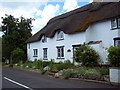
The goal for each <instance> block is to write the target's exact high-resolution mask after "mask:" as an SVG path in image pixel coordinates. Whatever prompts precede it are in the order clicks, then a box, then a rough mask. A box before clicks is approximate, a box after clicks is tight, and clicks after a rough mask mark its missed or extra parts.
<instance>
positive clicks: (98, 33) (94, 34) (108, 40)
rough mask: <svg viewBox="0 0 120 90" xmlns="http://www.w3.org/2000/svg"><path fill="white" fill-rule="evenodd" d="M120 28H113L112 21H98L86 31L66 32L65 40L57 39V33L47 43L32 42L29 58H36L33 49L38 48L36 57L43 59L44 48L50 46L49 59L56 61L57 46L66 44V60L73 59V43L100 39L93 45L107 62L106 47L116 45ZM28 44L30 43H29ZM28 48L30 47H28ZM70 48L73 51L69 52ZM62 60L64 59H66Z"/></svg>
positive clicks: (104, 61) (103, 60)
mask: <svg viewBox="0 0 120 90" xmlns="http://www.w3.org/2000/svg"><path fill="white" fill-rule="evenodd" d="M119 33H120V32H118V30H111V22H110V21H105V22H98V23H95V24H92V25H91V26H90V27H89V28H88V29H87V30H86V31H85V32H80V33H77V34H64V40H61V41H57V40H56V39H57V35H56V34H55V36H54V37H53V38H47V42H46V43H42V42H41V41H38V42H34V43H30V49H28V52H27V53H28V59H29V60H34V59H35V58H36V57H33V49H38V57H37V58H36V59H43V48H48V60H50V59H54V60H56V62H59V61H60V60H58V59H56V58H57V48H56V46H64V56H65V59H64V60H71V61H73V47H72V45H77V44H83V43H84V42H89V41H99V40H101V41H102V42H101V43H100V44H94V45H91V46H92V47H93V48H94V49H95V50H96V51H97V52H98V53H99V54H100V56H101V59H102V62H103V64H104V63H106V62H107V61H106V58H107V51H106V50H105V49H106V48H108V47H110V46H111V45H114V40H113V38H115V37H118V34H119ZM119 35H120V34H119ZM27 46H28V45H27ZM27 48H28V47H27ZM68 49H70V50H71V52H67V50H68ZM64 60H62V61H64Z"/></svg>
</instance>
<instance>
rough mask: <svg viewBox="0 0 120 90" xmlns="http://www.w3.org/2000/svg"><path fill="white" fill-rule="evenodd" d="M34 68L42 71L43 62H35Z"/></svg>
mask: <svg viewBox="0 0 120 90" xmlns="http://www.w3.org/2000/svg"><path fill="white" fill-rule="evenodd" d="M33 67H34V68H37V69H40V68H42V61H41V60H36V61H34V62H33Z"/></svg>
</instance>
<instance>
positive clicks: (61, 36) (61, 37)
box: [57, 31, 64, 40]
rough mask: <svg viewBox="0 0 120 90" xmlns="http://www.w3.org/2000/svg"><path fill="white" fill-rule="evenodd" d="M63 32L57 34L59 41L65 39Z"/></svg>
mask: <svg viewBox="0 0 120 90" xmlns="http://www.w3.org/2000/svg"><path fill="white" fill-rule="evenodd" d="M63 38H64V37H63V32H62V31H58V32H57V40H60V39H63Z"/></svg>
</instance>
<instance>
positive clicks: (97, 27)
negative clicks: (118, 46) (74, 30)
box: [86, 21, 118, 64]
mask: <svg viewBox="0 0 120 90" xmlns="http://www.w3.org/2000/svg"><path fill="white" fill-rule="evenodd" d="M115 37H118V29H115V30H111V21H105V22H98V23H95V24H93V25H91V26H90V27H89V28H88V29H87V30H86V42H89V41H102V42H101V43H100V44H98V45H96V44H95V45H91V46H92V47H93V48H95V50H96V51H97V52H98V53H99V54H100V58H101V63H102V64H107V63H108V61H107V60H106V58H107V55H108V53H107V50H106V49H107V48H109V47H110V46H111V45H114V40H113V38H115Z"/></svg>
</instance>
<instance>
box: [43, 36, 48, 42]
mask: <svg viewBox="0 0 120 90" xmlns="http://www.w3.org/2000/svg"><path fill="white" fill-rule="evenodd" d="M45 42H47V37H46V36H45V35H43V37H42V43H45Z"/></svg>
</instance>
